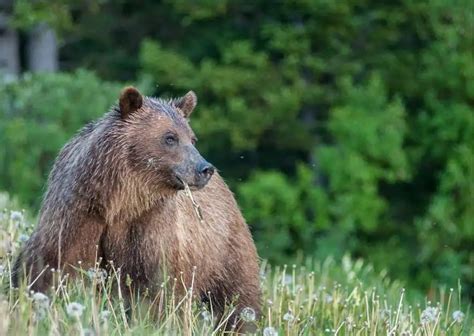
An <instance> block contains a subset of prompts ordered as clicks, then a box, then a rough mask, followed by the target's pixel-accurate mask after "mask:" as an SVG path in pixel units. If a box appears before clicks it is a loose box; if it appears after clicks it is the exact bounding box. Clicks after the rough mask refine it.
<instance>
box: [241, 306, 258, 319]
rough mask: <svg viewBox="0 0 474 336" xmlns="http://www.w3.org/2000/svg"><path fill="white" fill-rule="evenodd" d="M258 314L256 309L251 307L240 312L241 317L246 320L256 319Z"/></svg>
mask: <svg viewBox="0 0 474 336" xmlns="http://www.w3.org/2000/svg"><path fill="white" fill-rule="evenodd" d="M256 316H257V314H256V313H255V310H254V309H253V308H251V307H245V308H243V309H242V311H241V312H240V318H241V319H242V320H244V321H245V322H253V321H255V318H256Z"/></svg>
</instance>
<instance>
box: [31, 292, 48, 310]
mask: <svg viewBox="0 0 474 336" xmlns="http://www.w3.org/2000/svg"><path fill="white" fill-rule="evenodd" d="M33 303H34V305H35V306H36V308H40V309H41V308H44V309H46V308H48V307H49V297H47V296H46V295H44V294H43V293H41V292H36V293H34V294H33Z"/></svg>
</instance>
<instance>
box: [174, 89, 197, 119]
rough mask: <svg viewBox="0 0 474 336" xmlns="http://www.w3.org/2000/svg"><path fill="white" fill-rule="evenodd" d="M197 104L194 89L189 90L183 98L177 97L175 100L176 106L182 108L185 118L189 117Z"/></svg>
mask: <svg viewBox="0 0 474 336" xmlns="http://www.w3.org/2000/svg"><path fill="white" fill-rule="evenodd" d="M196 105H197V96H196V94H195V93H194V91H189V92H188V93H186V94H185V95H184V96H182V97H181V98H178V99H176V100H175V102H174V106H176V107H177V108H178V109H180V110H181V112H182V113H183V116H184V117H185V118H189V116H190V115H191V113H193V110H194V108H195V107H196Z"/></svg>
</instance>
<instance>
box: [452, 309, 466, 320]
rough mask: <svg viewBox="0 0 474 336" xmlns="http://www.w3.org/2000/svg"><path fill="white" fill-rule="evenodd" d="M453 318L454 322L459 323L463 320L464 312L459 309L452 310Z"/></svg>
mask: <svg viewBox="0 0 474 336" xmlns="http://www.w3.org/2000/svg"><path fill="white" fill-rule="evenodd" d="M453 320H454V321H456V323H461V322H462V321H463V320H464V313H463V312H462V311H460V310H456V311H454V312H453Z"/></svg>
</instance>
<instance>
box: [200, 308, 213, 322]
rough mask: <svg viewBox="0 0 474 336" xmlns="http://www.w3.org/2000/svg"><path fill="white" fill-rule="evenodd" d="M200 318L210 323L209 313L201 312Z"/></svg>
mask: <svg viewBox="0 0 474 336" xmlns="http://www.w3.org/2000/svg"><path fill="white" fill-rule="evenodd" d="M201 318H202V319H203V320H204V321H206V322H210V321H211V320H212V316H211V313H209V312H208V311H207V310H203V311H201Z"/></svg>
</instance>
